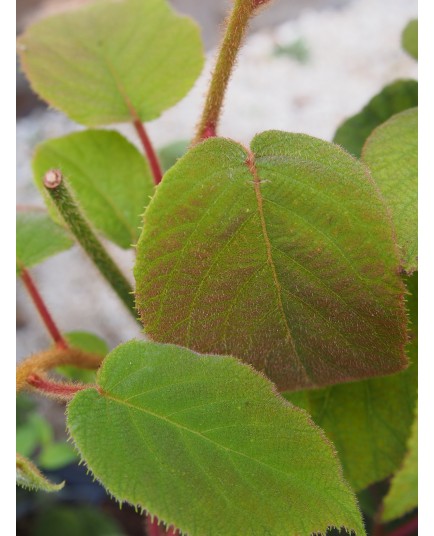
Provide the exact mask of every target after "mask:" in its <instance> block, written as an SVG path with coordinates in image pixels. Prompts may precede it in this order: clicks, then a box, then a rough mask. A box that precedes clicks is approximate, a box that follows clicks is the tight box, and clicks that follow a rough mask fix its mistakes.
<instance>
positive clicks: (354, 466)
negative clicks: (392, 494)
mask: <svg viewBox="0 0 434 536" xmlns="http://www.w3.org/2000/svg"><path fill="white" fill-rule="evenodd" d="M408 288H409V291H410V292H411V296H410V298H409V300H408V307H409V311H410V320H411V324H410V327H411V332H410V340H411V342H410V344H409V345H408V347H407V354H408V356H409V358H410V361H411V362H412V364H411V365H410V367H409V368H408V369H407V370H404V371H402V372H400V373H399V374H394V375H392V376H387V377H385V378H373V379H370V380H364V381H361V382H354V383H348V384H342V385H335V386H333V387H329V388H327V389H319V390H312V391H302V392H299V393H285V394H284V396H285V398H286V399H287V400H289V401H291V402H292V403H293V404H295V405H297V406H299V407H301V408H303V409H305V410H307V411H308V412H309V413H310V415H311V416H312V418H313V420H314V421H315V423H316V424H317V425H318V426H320V427H321V428H322V429H323V430H324V431H325V433H326V434H327V436H328V437H329V439H330V440H331V441H332V442H333V444H334V445H335V447H336V449H337V451H338V454H339V459H340V461H341V463H342V467H343V470H344V475H345V478H346V479H347V480H348V481H349V482H350V484H351V485H352V487H353V489H355V490H360V489H363V488H366V487H367V486H369V485H370V484H372V483H374V482H378V481H380V480H383V479H384V478H386V477H388V476H389V475H391V474H392V473H393V472H394V471H396V469H397V468H398V467H399V466H400V465H401V463H402V460H403V458H404V455H405V453H406V442H407V438H408V436H409V434H410V428H411V425H412V422H413V419H414V412H413V408H414V405H415V403H416V400H417V273H415V274H413V275H412V276H411V278H410V279H409V281H408Z"/></svg>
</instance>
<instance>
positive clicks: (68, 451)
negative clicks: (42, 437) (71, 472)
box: [38, 442, 77, 471]
mask: <svg viewBox="0 0 434 536" xmlns="http://www.w3.org/2000/svg"><path fill="white" fill-rule="evenodd" d="M75 461H77V454H76V453H75V451H74V448H73V447H72V446H71V445H69V444H68V443H61V442H57V443H50V444H49V445H46V446H45V447H44V448H43V449H42V450H41V452H40V454H39V456H38V465H39V467H41V468H42V469H45V470H47V471H54V470H56V469H60V468H61V467H65V466H66V465H69V464H70V463H73V462H75Z"/></svg>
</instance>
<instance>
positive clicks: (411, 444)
mask: <svg viewBox="0 0 434 536" xmlns="http://www.w3.org/2000/svg"><path fill="white" fill-rule="evenodd" d="M417 443H418V441H417V409H416V416H415V420H414V423H413V426H412V430H411V436H410V438H409V440H408V445H407V447H408V452H407V454H406V456H405V458H404V463H403V465H402V467H401V469H400V470H399V471H398V472H397V473H396V474H395V476H394V477H393V479H392V482H391V485H390V489H389V492H388V494H387V495H386V497H385V499H384V510H383V520H384V521H392V520H394V519H397V518H399V517H402V516H403V515H404V514H407V513H408V512H410V511H411V510H413V509H414V508H416V507H417V490H418V486H417V481H418V478H417V475H418V463H417Z"/></svg>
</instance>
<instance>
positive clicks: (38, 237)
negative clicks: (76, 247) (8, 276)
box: [16, 210, 74, 273]
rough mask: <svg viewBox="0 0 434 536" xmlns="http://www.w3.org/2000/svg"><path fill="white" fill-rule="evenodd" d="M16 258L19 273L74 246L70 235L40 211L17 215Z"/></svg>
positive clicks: (23, 212)
mask: <svg viewBox="0 0 434 536" xmlns="http://www.w3.org/2000/svg"><path fill="white" fill-rule="evenodd" d="M16 229H17V235H16V256H17V273H20V270H21V269H22V268H23V267H25V268H30V267H31V266H34V265H36V264H39V263H40V262H42V261H43V260H45V259H47V258H48V257H51V256H52V255H55V254H56V253H60V252H61V251H65V250H66V249H69V248H70V247H71V246H72V245H73V243H74V242H73V240H72V238H71V236H70V234H69V233H68V232H67V231H66V230H65V229H63V228H62V227H60V226H59V225H56V224H55V223H54V222H53V221H51V219H50V218H49V216H48V215H47V214H46V213H45V212H42V211H39V210H28V211H27V210H26V211H22V212H18V213H17V227H16Z"/></svg>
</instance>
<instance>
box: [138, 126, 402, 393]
mask: <svg viewBox="0 0 434 536" xmlns="http://www.w3.org/2000/svg"><path fill="white" fill-rule="evenodd" d="M135 278H136V303H137V306H138V309H139V310H140V312H141V318H142V321H143V324H144V327H145V332H146V333H147V335H149V336H150V337H151V338H152V339H153V340H156V341H160V342H172V343H175V344H180V345H182V346H186V347H188V348H192V349H194V350H196V351H200V352H203V353H217V354H229V355H234V356H236V357H239V358H241V359H243V360H245V361H248V362H249V363H251V364H253V365H254V366H255V367H256V368H257V369H259V370H261V371H264V372H265V373H266V374H267V376H268V377H269V378H271V379H272V380H273V381H274V382H275V383H276V384H277V385H278V387H279V388H281V389H296V388H303V387H311V386H315V385H316V386H321V385H329V384H334V383H338V382H342V381H346V380H355V379H361V378H366V377H370V376H375V375H383V374H387V373H392V372H395V371H398V370H400V369H402V368H404V367H405V366H406V363H407V360H406V357H405V354H404V344H405V341H406V323H407V321H406V317H405V313H404V307H403V295H404V286H403V283H402V281H401V279H400V277H399V275H398V253H397V248H396V246H395V244H394V237H393V231H392V226H391V222H390V220H389V217H388V214H387V211H386V208H385V206H384V202H383V201H382V199H381V198H380V196H379V194H378V191H377V188H376V186H375V185H374V183H373V182H372V179H371V177H370V175H369V172H368V170H367V168H366V167H365V166H364V165H363V164H362V163H360V162H358V161H357V160H355V159H354V158H352V157H350V155H348V153H346V152H345V151H343V150H342V149H340V148H339V147H338V146H336V145H333V144H331V143H328V142H325V141H322V140H318V139H316V138H312V137H310V136H305V135H302V134H288V133H284V132H273V131H272V132H266V133H263V134H260V135H258V136H257V137H256V138H255V139H254V140H253V144H252V153H251V152H249V151H247V150H246V149H244V148H243V147H241V146H240V145H238V144H237V143H235V142H233V141H230V140H226V139H210V140H207V141H205V142H203V143H201V144H200V145H198V146H196V147H195V148H194V149H193V150H191V151H190V152H189V153H187V154H186V155H185V156H184V157H183V158H181V159H180V160H179V161H178V162H177V163H176V164H175V166H174V167H172V168H171V169H170V170H169V171H168V172H167V174H166V175H165V178H164V180H163V182H162V184H161V185H160V186H159V187H158V190H157V192H156V195H155V196H154V198H153V200H152V201H151V203H150V204H149V206H148V209H147V211H146V212H145V217H144V228H143V232H142V235H141V237H140V240H139V243H138V247H137V260H136V266H135Z"/></svg>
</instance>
